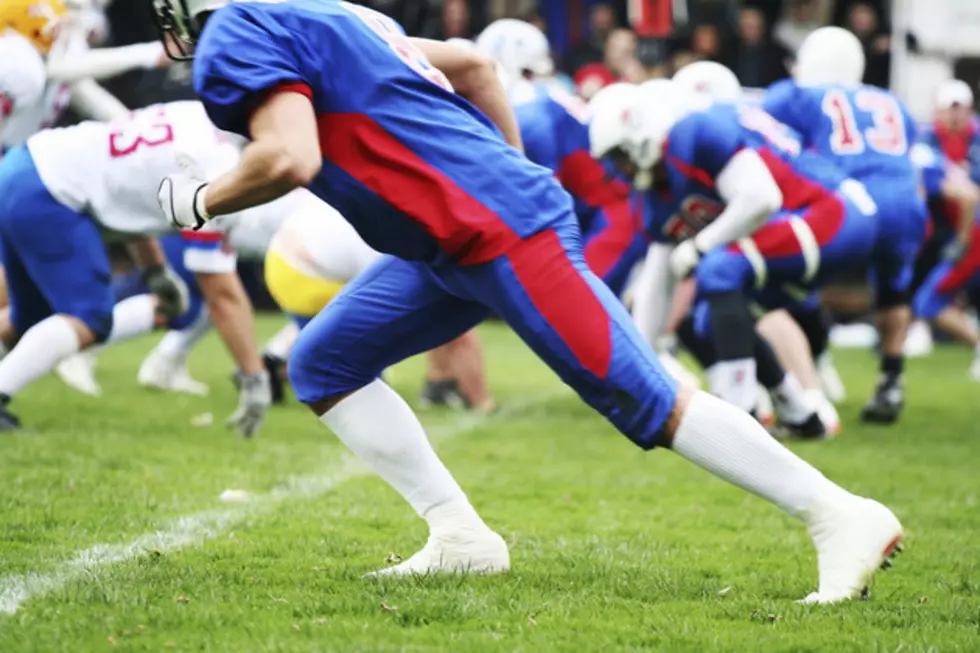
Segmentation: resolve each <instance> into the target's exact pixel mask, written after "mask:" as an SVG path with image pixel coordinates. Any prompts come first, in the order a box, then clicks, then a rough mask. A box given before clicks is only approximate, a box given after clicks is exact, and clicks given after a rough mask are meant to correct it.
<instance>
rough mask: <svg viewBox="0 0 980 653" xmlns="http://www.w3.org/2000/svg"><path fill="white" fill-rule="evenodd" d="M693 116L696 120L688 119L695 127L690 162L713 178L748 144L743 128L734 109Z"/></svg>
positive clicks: (691, 125) (691, 126) (690, 126)
mask: <svg viewBox="0 0 980 653" xmlns="http://www.w3.org/2000/svg"><path fill="white" fill-rule="evenodd" d="M694 117H695V118H696V120H694V121H691V123H690V125H689V126H688V128H693V129H696V130H697V131H696V134H695V135H694V136H693V137H692V139H691V140H693V148H692V156H691V160H690V163H691V164H692V165H693V166H694V167H695V168H698V169H700V170H703V171H704V172H706V173H708V175H710V176H711V178H712V179H714V178H715V177H717V176H718V175H719V173H721V171H722V170H724V169H725V166H726V165H728V162H729V161H731V160H732V157H734V156H735V155H736V154H738V152H739V150H741V149H742V148H743V147H746V145H747V144H748V143H747V140H746V138H745V131H744V130H743V129H742V125H741V124H740V123H739V121H738V117H737V114H736V113H735V111H734V110H733V111H731V112H728V111H726V112H724V113H721V112H719V113H715V114H714V115H710V114H707V113H705V114H695V116H694ZM683 122H687V121H683ZM671 138H673V134H672V135H671Z"/></svg>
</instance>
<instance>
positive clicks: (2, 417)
mask: <svg viewBox="0 0 980 653" xmlns="http://www.w3.org/2000/svg"><path fill="white" fill-rule="evenodd" d="M9 403H10V397H8V396H6V395H0V431H23V430H24V427H23V426H21V424H20V420H19V419H17V416H16V415H14V414H13V413H11V412H10V410H8V409H7V404H9Z"/></svg>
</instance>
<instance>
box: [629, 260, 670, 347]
mask: <svg viewBox="0 0 980 653" xmlns="http://www.w3.org/2000/svg"><path fill="white" fill-rule="evenodd" d="M673 249H674V247H673V246H672V245H667V244H664V243H653V244H651V245H650V248H649V249H648V250H647V257H646V260H645V261H644V263H643V267H642V268H641V270H640V276H639V278H638V279H637V280H636V288H635V289H634V292H633V323H634V324H635V325H636V328H637V329H638V330H639V331H640V333H641V334H642V335H643V337H644V339H645V340H646V341H647V343H648V344H649V345H650V346H651V347H656V344H657V340H658V338H660V336H661V335H663V332H664V329H665V327H666V326H667V318H668V317H669V315H670V313H671V311H670V307H671V298H672V297H673V294H674V287H675V286H676V279H675V278H674V274H673V273H672V272H671V270H670V254H671V252H672V251H673Z"/></svg>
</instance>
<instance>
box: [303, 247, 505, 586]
mask: <svg viewBox="0 0 980 653" xmlns="http://www.w3.org/2000/svg"><path fill="white" fill-rule="evenodd" d="M486 314H487V311H486V309H485V308H484V307H482V306H480V305H478V304H474V303H471V302H466V301H462V300H459V299H456V298H454V297H452V296H450V295H448V294H447V293H446V292H445V291H444V290H443V289H442V287H441V286H440V285H439V284H437V283H436V282H435V280H434V278H433V276H432V272H431V271H430V270H429V269H428V268H427V267H425V266H423V265H419V264H412V263H408V262H405V261H401V260H398V259H395V258H391V257H386V258H384V259H382V260H381V261H380V262H379V263H377V264H376V265H375V266H374V267H373V268H371V269H369V270H367V271H365V272H364V273H363V274H362V275H360V276H359V277H357V278H356V279H355V280H354V281H353V282H351V283H350V284H349V285H348V286H347V287H345V288H344V290H343V291H342V292H341V293H340V294H339V295H338V296H337V297H336V298H335V299H334V300H333V301H332V302H330V304H328V305H327V307H326V308H325V309H323V311H321V312H320V314H319V315H317V316H316V317H315V318H314V319H313V320H312V321H311V322H310V323H309V324H308V325H306V327H304V329H303V331H302V332H301V333H300V336H299V338H298V339H297V341H296V344H295V345H294V347H293V351H292V354H291V355H290V360H289V376H290V381H291V382H292V385H293V390H294V391H295V393H296V397H297V398H298V399H299V400H300V401H301V402H303V403H306V404H308V405H309V406H310V408H312V410H313V411H314V413H316V414H317V415H318V416H319V417H320V420H321V421H322V422H323V423H324V424H325V425H326V426H327V427H328V428H330V429H331V430H332V431H333V432H334V433H336V434H337V436H338V437H339V438H340V439H341V440H342V441H343V442H344V444H345V445H347V447H348V448H349V449H350V450H351V451H353V452H354V454H355V455H356V456H357V457H358V458H360V459H361V460H362V461H364V462H365V463H366V464H367V465H369V466H370V467H371V469H372V470H374V472H375V473H377V474H378V475H379V476H380V477H381V478H383V479H384V480H385V481H386V482H387V483H388V484H389V485H391V486H392V487H393V488H394V489H395V490H396V491H397V492H398V493H399V494H401V495H402V497H404V499H405V500H406V501H407V502H408V503H409V504H410V505H411V506H412V508H414V509H415V511H416V512H417V513H418V514H419V516H421V517H422V518H423V519H425V520H426V522H428V525H429V539H428V541H427V542H426V544H425V546H424V547H423V548H422V550H421V551H419V552H418V553H416V554H415V555H413V556H412V557H410V558H408V559H407V560H405V561H404V562H402V563H401V564H398V565H396V566H394V567H389V568H386V569H382V570H381V571H379V572H377V573H378V574H382V575H405V574H426V573H433V572H447V571H448V572H474V573H495V572H504V571H507V570H508V569H509V568H510V556H509V553H508V550H507V544H506V543H505V542H504V540H503V539H502V538H501V537H500V536H499V535H498V534H497V533H495V532H494V531H493V530H491V529H490V528H489V527H488V526H487V525H486V524H485V523H484V522H483V520H482V519H481V518H480V516H479V515H478V514H477V512H476V510H474V509H473V506H472V505H470V502H469V499H468V498H467V497H466V494H465V493H464V492H463V490H462V489H461V488H460V486H459V484H457V482H456V480H455V479H454V478H453V477H452V475H451V474H450V473H449V470H448V469H446V467H445V466H444V465H443V464H442V461H440V460H439V458H438V456H437V455H436V453H435V451H434V450H433V449H432V446H431V444H430V443H429V441H428V439H427V438H426V435H425V431H424V429H423V428H422V425H421V424H420V423H419V421H418V418H417V417H416V416H415V414H414V413H413V412H412V410H411V408H409V406H408V404H407V403H405V401H404V400H403V399H402V398H401V397H400V396H398V394H397V393H396V392H395V391H394V390H392V389H391V388H390V387H389V386H388V385H386V384H385V383H384V382H383V381H381V380H380V379H379V378H378V377H379V376H380V374H381V372H382V371H383V370H384V369H385V368H387V367H388V366H389V365H391V364H393V363H395V362H398V361H400V360H402V359H404V358H407V357H408V356H411V355H414V354H417V353H420V352H423V351H427V350H429V349H432V348H433V347H435V346H438V345H441V344H442V343H444V342H446V341H448V340H451V339H452V338H454V337H456V336H458V335H459V334H461V333H463V332H465V331H467V330H469V329H470V328H472V327H473V326H474V325H476V324H477V323H479V322H480V321H482V320H483V319H484V318H485V317H486Z"/></svg>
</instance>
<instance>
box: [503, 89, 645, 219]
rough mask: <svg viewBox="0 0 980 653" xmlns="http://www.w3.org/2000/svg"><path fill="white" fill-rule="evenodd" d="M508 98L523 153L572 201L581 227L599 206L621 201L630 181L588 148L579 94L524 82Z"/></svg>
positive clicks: (586, 114) (586, 121)
mask: <svg viewBox="0 0 980 653" xmlns="http://www.w3.org/2000/svg"><path fill="white" fill-rule="evenodd" d="M524 88H525V92H524V93H523V94H521V95H519V96H517V97H516V98H512V102H513V104H514V114H515V116H516V117H517V123H518V125H519V126H520V129H521V138H522V140H523V141H524V153H525V154H526V155H527V158H529V159H530V160H531V161H533V162H534V163H537V164H538V165H541V166H544V167H546V168H548V169H549V170H551V171H552V173H554V175H555V177H556V178H557V179H558V181H559V182H560V183H561V185H562V186H563V187H564V188H565V190H566V191H568V193H569V194H570V195H571V196H572V199H573V200H574V201H575V213H576V214H577V215H578V218H579V223H580V225H581V226H582V228H583V230H585V229H587V228H588V226H589V224H590V223H591V221H592V219H593V217H594V216H595V212H596V211H597V210H598V209H600V208H601V207H603V206H608V205H610V204H612V203H615V202H623V201H625V200H626V199H627V198H628V197H629V195H630V187H629V184H628V183H626V182H625V181H623V180H622V179H618V178H616V176H615V173H614V172H612V171H610V170H608V169H607V168H606V167H604V165H603V163H601V162H599V161H597V160H595V159H594V158H593V157H592V154H591V153H590V151H589V111H588V106H587V105H586V104H585V103H584V102H583V101H582V100H580V99H579V98H577V97H575V96H572V95H570V94H569V93H568V92H566V91H564V90H562V89H560V88H556V87H555V86H554V85H547V86H546V85H543V84H534V85H528V86H526V87H524Z"/></svg>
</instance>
